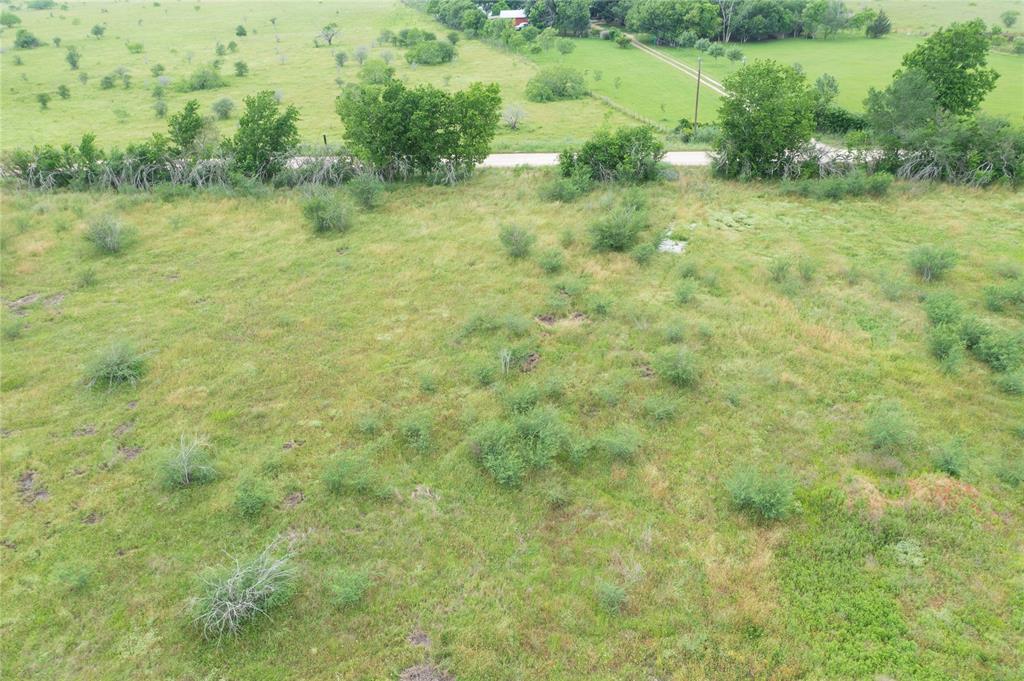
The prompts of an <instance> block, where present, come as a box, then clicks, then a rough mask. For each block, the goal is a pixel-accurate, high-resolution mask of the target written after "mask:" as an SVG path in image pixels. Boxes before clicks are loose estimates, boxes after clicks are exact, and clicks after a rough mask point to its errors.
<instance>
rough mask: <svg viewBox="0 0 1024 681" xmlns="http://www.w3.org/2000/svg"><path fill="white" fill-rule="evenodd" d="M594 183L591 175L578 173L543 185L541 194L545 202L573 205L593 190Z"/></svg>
mask: <svg viewBox="0 0 1024 681" xmlns="http://www.w3.org/2000/svg"><path fill="white" fill-rule="evenodd" d="M592 187H593V182H592V181H591V180H590V177H589V175H587V174H585V173H578V174H576V175H572V176H570V177H556V178H555V179H553V180H551V181H550V182H547V183H545V184H543V185H541V188H540V191H539V194H540V198H541V199H542V200H544V201H557V202H559V203H572V202H573V201H575V200H576V199H578V198H579V197H581V196H583V195H584V194H586V193H587V192H589V191H590V190H591V188H592Z"/></svg>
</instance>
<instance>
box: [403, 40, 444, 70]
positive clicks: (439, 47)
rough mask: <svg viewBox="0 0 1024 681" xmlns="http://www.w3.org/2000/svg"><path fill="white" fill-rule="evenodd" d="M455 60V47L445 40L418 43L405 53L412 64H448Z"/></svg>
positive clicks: (406, 58)
mask: <svg viewBox="0 0 1024 681" xmlns="http://www.w3.org/2000/svg"><path fill="white" fill-rule="evenodd" d="M452 59H455V46H454V45H452V44H451V43H448V42H445V41H443V40H425V41H423V42H419V43H416V45H414V46H413V47H411V48H410V49H409V50H408V51H407V52H406V53H405V60H406V61H407V62H409V63H410V64H428V65H432V64H446V63H448V62H450V61H451V60H452Z"/></svg>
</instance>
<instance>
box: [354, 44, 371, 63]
mask: <svg viewBox="0 0 1024 681" xmlns="http://www.w3.org/2000/svg"><path fill="white" fill-rule="evenodd" d="M352 54H353V56H354V57H355V59H356V61H357V62H358V63H359V65H360V66H362V65H363V64H364V63H365V62H366V58H367V57H369V56H370V48H368V47H367V46H366V45H360V46H359V47H357V48H356V49H355V50H354V51H353V53H352Z"/></svg>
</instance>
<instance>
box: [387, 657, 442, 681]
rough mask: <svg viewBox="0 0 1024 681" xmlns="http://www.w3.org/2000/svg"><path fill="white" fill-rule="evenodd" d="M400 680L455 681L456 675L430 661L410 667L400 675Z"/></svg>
mask: <svg viewBox="0 0 1024 681" xmlns="http://www.w3.org/2000/svg"><path fill="white" fill-rule="evenodd" d="M398 681H455V677H454V676H452V675H451V674H449V673H448V672H446V671H444V670H442V669H438V668H437V667H435V666H434V665H432V664H430V663H429V662H428V663H426V664H418V665H416V666H415V667H409V668H408V669H406V670H405V671H403V672H402V673H401V674H400V675H399V676H398Z"/></svg>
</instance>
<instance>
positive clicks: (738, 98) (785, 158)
mask: <svg viewBox="0 0 1024 681" xmlns="http://www.w3.org/2000/svg"><path fill="white" fill-rule="evenodd" d="M724 84H725V87H726V89H727V90H728V92H729V95H728V96H727V97H725V98H724V99H723V100H722V104H721V107H720V108H719V110H718V123H719V126H720V127H721V129H722V133H721V135H720V136H719V139H718V141H717V142H716V146H715V148H716V151H717V152H718V153H717V156H716V159H715V170H716V172H718V173H719V174H721V175H724V176H725V177H776V176H780V175H783V174H784V173H785V172H786V169H787V167H788V166H789V165H790V164H791V163H792V162H794V161H795V159H796V157H797V156H798V154H799V153H800V152H801V151H802V150H803V149H804V147H805V145H806V144H807V142H808V141H809V140H810V137H811V133H813V132H814V114H813V110H814V99H813V97H812V96H811V93H810V90H809V89H808V87H807V82H806V81H805V80H804V77H803V75H802V74H799V73H797V72H796V70H795V69H793V68H792V67H789V66H783V65H782V64H779V63H778V62H776V61H773V60H757V61H755V62H753V63H750V64H747V65H746V66H742V67H740V69H739V70H738V71H736V72H735V73H733V74H732V75H731V76H729V77H727V78H726V79H725V81H724Z"/></svg>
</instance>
